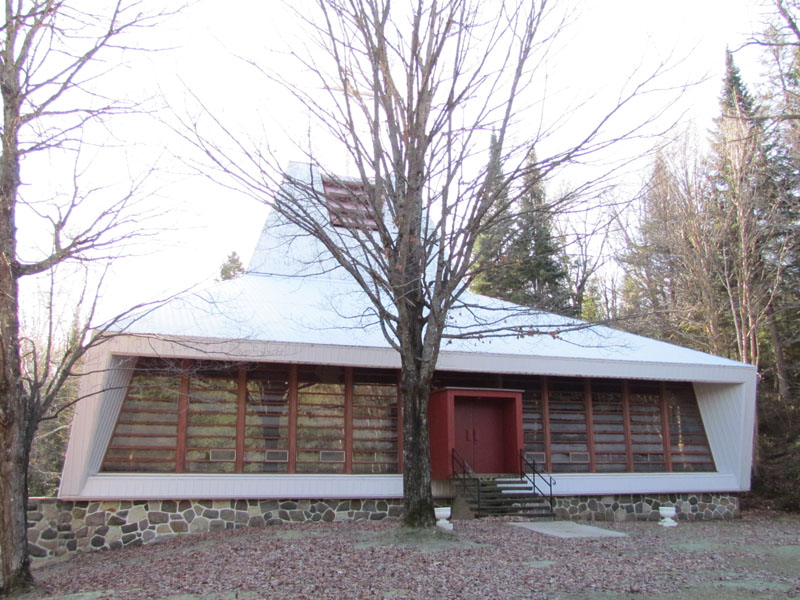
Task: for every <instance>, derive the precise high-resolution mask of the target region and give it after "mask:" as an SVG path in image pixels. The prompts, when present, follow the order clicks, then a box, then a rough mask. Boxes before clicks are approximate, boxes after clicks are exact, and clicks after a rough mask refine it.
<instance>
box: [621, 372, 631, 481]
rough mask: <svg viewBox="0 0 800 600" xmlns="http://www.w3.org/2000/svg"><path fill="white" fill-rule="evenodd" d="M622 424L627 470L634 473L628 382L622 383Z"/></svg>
mask: <svg viewBox="0 0 800 600" xmlns="http://www.w3.org/2000/svg"><path fill="white" fill-rule="evenodd" d="M622 423H623V426H624V428H625V462H626V464H627V467H626V470H627V471H628V472H629V473H633V436H632V435H631V393H630V386H629V385H628V380H627V379H626V380H624V381H623V382H622Z"/></svg>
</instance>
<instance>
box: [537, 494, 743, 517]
mask: <svg viewBox="0 0 800 600" xmlns="http://www.w3.org/2000/svg"><path fill="white" fill-rule="evenodd" d="M553 500H554V504H555V506H554V509H555V513H556V519H564V520H573V521H577V520H588V521H657V520H659V518H660V517H659V515H658V508H659V507H660V506H674V507H675V512H676V513H677V514H676V519H678V520H680V521H700V520H709V519H734V518H738V517H740V516H741V513H740V511H739V498H738V497H737V496H735V495H730V494H653V495H637V494H622V495H614V496H561V497H556V498H554V499H553Z"/></svg>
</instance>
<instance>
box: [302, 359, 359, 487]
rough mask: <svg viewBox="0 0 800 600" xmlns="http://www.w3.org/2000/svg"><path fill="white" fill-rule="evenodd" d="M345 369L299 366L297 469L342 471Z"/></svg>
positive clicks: (307, 471)
mask: <svg viewBox="0 0 800 600" xmlns="http://www.w3.org/2000/svg"><path fill="white" fill-rule="evenodd" d="M344 413H345V382H344V369H342V368H341V367H327V366H302V367H300V369H299V371H298V384H297V472H298V473H344V472H345V462H346V460H347V452H346V450H345V414H344Z"/></svg>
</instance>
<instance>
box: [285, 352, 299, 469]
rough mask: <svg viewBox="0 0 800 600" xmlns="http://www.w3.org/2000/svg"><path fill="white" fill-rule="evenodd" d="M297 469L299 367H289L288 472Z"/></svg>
mask: <svg viewBox="0 0 800 600" xmlns="http://www.w3.org/2000/svg"><path fill="white" fill-rule="evenodd" d="M296 469H297V365H289V464H288V465H286V470H287V471H288V472H289V473H294V472H295V470H296Z"/></svg>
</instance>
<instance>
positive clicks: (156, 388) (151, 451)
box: [102, 359, 181, 473]
mask: <svg viewBox="0 0 800 600" xmlns="http://www.w3.org/2000/svg"><path fill="white" fill-rule="evenodd" d="M180 385H181V377H180V369H179V367H178V366H177V365H176V364H174V363H169V362H164V361H156V360H148V359H140V360H139V361H138V364H137V368H136V371H135V373H134V374H133V377H132V379H131V383H130V386H129V387H128V393H127V395H126V397H125V402H124V403H123V405H122V410H121V411H120V413H119V418H118V419H117V426H116V428H115V429H114V434H113V436H112V437H111V442H110V443H109V445H108V450H107V451H106V456H105V460H104V461H103V468H102V470H103V471H106V472H114V471H127V472H131V471H143V472H156V473H157V472H174V471H175V464H176V463H175V457H176V451H177V443H178V401H179V396H180Z"/></svg>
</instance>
